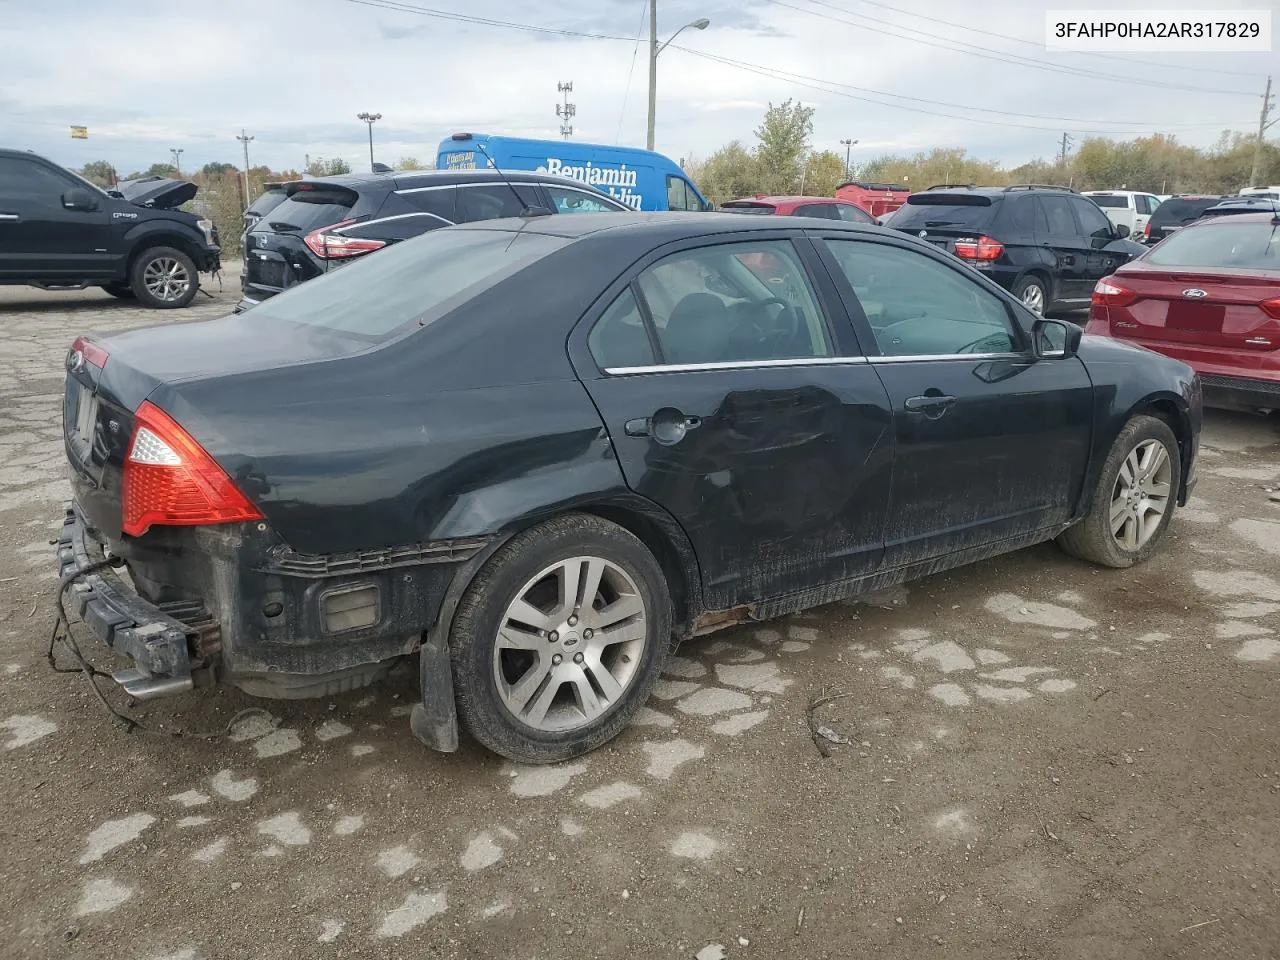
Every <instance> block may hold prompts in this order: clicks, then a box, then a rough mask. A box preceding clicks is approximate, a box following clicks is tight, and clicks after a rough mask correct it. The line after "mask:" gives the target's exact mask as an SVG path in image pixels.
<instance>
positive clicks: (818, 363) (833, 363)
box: [604, 357, 867, 377]
mask: <svg viewBox="0 0 1280 960" xmlns="http://www.w3.org/2000/svg"><path fill="white" fill-rule="evenodd" d="M866 362H867V358H866V357H794V358H791V359H788V360H721V361H717V362H715V363H659V364H649V365H646V366H643V367H605V368H604V372H605V373H607V374H609V375H610V376H613V377H625V376H635V375H638V374H647V373H698V372H701V371H708V370H758V369H761V368H765V367H838V366H850V365H853V364H861V363H866Z"/></svg>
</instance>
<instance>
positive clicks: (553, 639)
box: [547, 630, 560, 643]
mask: <svg viewBox="0 0 1280 960" xmlns="http://www.w3.org/2000/svg"><path fill="white" fill-rule="evenodd" d="M559 639H560V634H559V633H557V632H556V631H554V630H552V631H551V632H550V633H549V634H547V640H549V641H550V642H551V643H555V642H556V641H557V640H559Z"/></svg>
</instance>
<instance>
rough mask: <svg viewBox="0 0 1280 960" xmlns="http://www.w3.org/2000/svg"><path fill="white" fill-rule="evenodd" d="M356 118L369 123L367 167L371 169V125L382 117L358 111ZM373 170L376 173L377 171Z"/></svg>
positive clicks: (378, 114) (377, 114)
mask: <svg viewBox="0 0 1280 960" xmlns="http://www.w3.org/2000/svg"><path fill="white" fill-rule="evenodd" d="M356 119H357V120H363V121H364V122H365V123H367V124H368V125H369V169H370V170H373V125H374V123H375V122H377V121H378V120H381V119H382V114H380V113H358V114H356ZM374 172H375V173H376V172H377V171H374Z"/></svg>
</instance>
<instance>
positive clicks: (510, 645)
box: [450, 515, 671, 763]
mask: <svg viewBox="0 0 1280 960" xmlns="http://www.w3.org/2000/svg"><path fill="white" fill-rule="evenodd" d="M670 638H671V611H670V600H669V598H668V593H667V586H666V582H665V580H664V578H663V575H662V570H661V568H660V567H659V566H658V563H657V561H656V560H655V559H654V558H653V555H652V554H651V553H650V552H649V551H648V549H647V548H646V547H645V546H644V544H642V543H641V542H640V541H639V540H637V539H636V538H635V537H633V536H632V535H631V534H630V533H628V532H627V531H626V530H623V529H622V528H621V527H618V526H616V525H614V524H611V523H608V522H607V521H604V520H601V519H599V518H597V517H593V516H585V515H574V516H568V517H561V518H558V519H556V520H551V521H548V522H546V523H543V524H540V525H538V526H537V527H534V528H532V529H530V530H527V531H525V532H524V533H522V534H519V535H518V536H516V537H515V538H513V539H512V540H511V542H510V543H508V544H507V545H506V546H504V547H503V548H502V549H501V550H499V551H498V552H497V553H496V554H494V556H493V557H492V558H491V559H490V560H489V562H488V563H487V564H486V565H485V567H484V568H483V569H482V570H481V571H480V573H479V574H477V576H476V579H475V580H474V581H473V582H472V584H471V585H470V586H469V587H468V589H467V593H466V595H465V596H464V597H463V600H462V602H461V603H460V604H459V606H458V611H457V614H456V616H455V617H454V623H453V629H452V631H451V634H450V649H451V655H452V659H453V670H454V685H455V694H456V697H457V703H458V713H459V715H460V717H461V719H462V721H463V723H464V725H465V726H466V727H467V729H468V730H469V731H470V733H471V735H472V736H473V737H475V739H476V740H478V741H479V742H480V743H482V744H483V745H484V746H486V747H488V748H489V749H490V750H493V751H494V752H495V753H498V754H501V755H502V756H504V757H508V758H510V759H512V760H516V761H520V762H523V763H553V762H555V761H558V760H566V759H569V758H571V757H576V756H580V755H581V754H584V753H587V752H588V751H590V750H593V749H595V748H596V747H598V746H600V745H601V744H603V743H606V742H607V741H609V740H611V739H613V737H615V736H617V735H618V733H620V732H621V731H622V730H623V729H624V728H625V727H626V725H627V723H628V722H629V720H630V718H631V716H632V714H634V713H635V711H636V710H637V709H639V707H640V706H641V704H643V703H644V701H645V699H646V698H647V697H648V695H649V690H650V688H651V687H652V685H653V683H654V681H655V680H656V679H657V676H658V672H659V670H660V669H661V667H662V663H663V660H664V659H665V657H666V653H667V650H668V647H669V643H670Z"/></svg>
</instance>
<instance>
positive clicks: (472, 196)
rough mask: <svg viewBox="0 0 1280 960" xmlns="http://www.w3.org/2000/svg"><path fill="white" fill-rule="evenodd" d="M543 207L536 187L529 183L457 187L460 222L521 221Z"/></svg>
mask: <svg viewBox="0 0 1280 960" xmlns="http://www.w3.org/2000/svg"><path fill="white" fill-rule="evenodd" d="M540 203H541V198H540V197H539V196H538V189H537V187H535V186H533V185H532V184H528V183H515V184H506V183H486V184H477V185H475V186H472V185H470V184H463V185H462V186H460V187H458V222H459V223H472V222H474V221H476V220H497V219H499V218H501V217H518V216H520V214H522V213H524V211H525V209H526V208H528V207H534V206H538V205H539V204H540Z"/></svg>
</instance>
